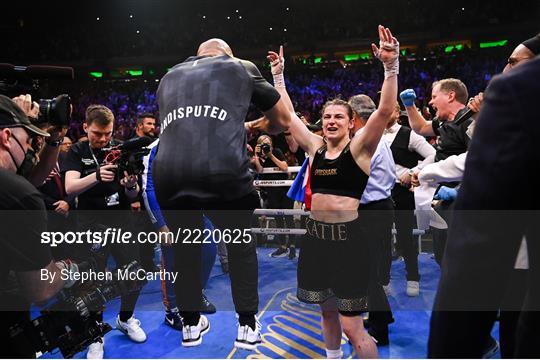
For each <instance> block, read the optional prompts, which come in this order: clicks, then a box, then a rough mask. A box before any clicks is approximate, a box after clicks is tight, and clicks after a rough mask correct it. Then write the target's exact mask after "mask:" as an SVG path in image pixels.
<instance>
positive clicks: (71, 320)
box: [10, 261, 146, 358]
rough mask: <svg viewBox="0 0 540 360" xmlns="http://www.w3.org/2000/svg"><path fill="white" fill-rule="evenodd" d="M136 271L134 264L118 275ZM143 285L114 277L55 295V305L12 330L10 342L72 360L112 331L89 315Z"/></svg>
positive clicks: (88, 266)
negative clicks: (51, 352) (57, 349)
mask: <svg viewBox="0 0 540 360" xmlns="http://www.w3.org/2000/svg"><path fill="white" fill-rule="evenodd" d="M94 267H95V263H94V264H90V265H88V263H81V264H79V268H86V269H91V268H94ZM139 270H141V267H140V266H139V264H138V263H137V262H136V261H133V262H131V263H130V264H127V265H126V266H124V267H122V269H121V270H120V272H123V273H126V272H128V273H137V272H138V271H139ZM131 278H133V279H134V280H131ZM145 284H146V279H144V280H142V279H138V278H137V276H133V277H130V276H127V278H126V279H125V280H124V279H118V277H117V276H115V275H114V274H113V275H112V280H108V281H104V282H102V283H92V284H90V286H89V287H87V286H84V287H83V286H78V287H77V288H75V289H65V290H63V291H62V292H60V294H59V295H58V296H57V300H58V301H57V302H56V303H54V304H52V305H51V306H49V307H47V308H44V309H43V310H41V316H39V317H38V318H36V319H34V320H31V321H29V322H27V323H24V324H17V325H15V326H13V327H11V328H10V338H11V342H12V344H13V345H14V346H16V347H18V348H21V349H24V348H26V349H29V348H31V349H33V350H34V351H35V352H36V353H37V352H41V353H46V352H50V351H52V350H54V349H56V348H59V349H60V352H61V353H62V355H63V356H64V357H65V358H71V357H73V356H74V355H75V354H77V353H78V352H80V351H82V350H84V349H85V348H87V347H88V346H89V345H90V344H92V343H94V342H96V341H99V340H100V339H101V338H102V337H103V336H104V335H105V334H106V333H108V332H109V331H111V326H110V325H109V324H107V323H101V322H98V321H96V320H95V319H93V318H92V317H91V316H90V315H91V313H92V312H97V311H101V310H102V309H103V306H104V305H105V304H106V303H107V302H108V301H110V300H112V299H114V298H116V297H119V296H121V295H126V294H129V293H131V292H135V291H138V290H140V289H141V288H142V287H143V286H144V285H145Z"/></svg>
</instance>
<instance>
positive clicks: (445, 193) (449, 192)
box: [433, 186, 457, 201]
mask: <svg viewBox="0 0 540 360" xmlns="http://www.w3.org/2000/svg"><path fill="white" fill-rule="evenodd" d="M455 198H457V190H456V189H453V188H449V187H448V186H441V188H440V189H439V191H437V193H436V194H435V196H434V197H433V199H435V200H444V201H450V200H454V199H455Z"/></svg>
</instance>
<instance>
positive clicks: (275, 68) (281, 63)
mask: <svg viewBox="0 0 540 360" xmlns="http://www.w3.org/2000/svg"><path fill="white" fill-rule="evenodd" d="M271 66H272V77H273V78H274V86H275V87H281V88H284V87H285V78H284V77H283V72H284V71H285V59H284V58H280V59H278V60H276V61H273V62H272V63H271Z"/></svg>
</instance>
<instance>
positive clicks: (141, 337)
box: [116, 315, 146, 343]
mask: <svg viewBox="0 0 540 360" xmlns="http://www.w3.org/2000/svg"><path fill="white" fill-rule="evenodd" d="M116 328H117V329H118V330H120V331H121V332H123V333H124V334H126V335H127V336H128V337H129V338H130V339H131V340H132V341H135V342H138V343H142V342H145V341H146V333H145V332H144V330H143V329H142V328H141V322H140V321H139V320H137V319H135V317H133V316H132V317H130V318H129V319H128V320H127V321H126V322H123V321H120V315H118V316H117V317H116Z"/></svg>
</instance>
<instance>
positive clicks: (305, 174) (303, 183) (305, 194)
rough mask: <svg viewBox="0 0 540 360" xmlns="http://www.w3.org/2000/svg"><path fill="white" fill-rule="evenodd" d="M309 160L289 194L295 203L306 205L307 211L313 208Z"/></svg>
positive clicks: (303, 165)
mask: <svg viewBox="0 0 540 360" xmlns="http://www.w3.org/2000/svg"><path fill="white" fill-rule="evenodd" d="M309 169H310V167H309V158H306V160H304V163H303V164H302V167H301V168H300V171H299V172H298V175H296V178H295V179H294V181H293V184H292V185H291V188H290V189H289V191H288V192H287V196H288V197H290V198H291V199H293V200H295V201H300V202H303V203H305V204H306V209H307V210H309V208H310V207H311V189H310V187H309Z"/></svg>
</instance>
